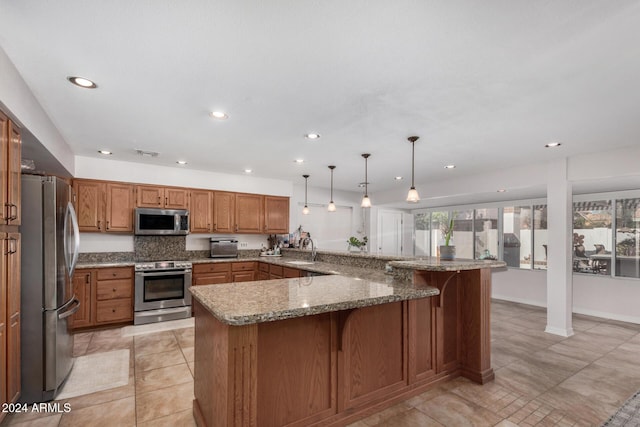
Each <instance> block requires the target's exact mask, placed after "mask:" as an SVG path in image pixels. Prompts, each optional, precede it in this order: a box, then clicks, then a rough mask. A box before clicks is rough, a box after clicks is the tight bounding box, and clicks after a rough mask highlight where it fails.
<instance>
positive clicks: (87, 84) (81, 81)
mask: <svg viewBox="0 0 640 427" xmlns="http://www.w3.org/2000/svg"><path fill="white" fill-rule="evenodd" d="M67 80H69V81H70V82H71V83H73V84H74V85H76V86H80V87H83V88H85V89H95V88H97V87H98V85H97V84H95V83H94V82H92V81H91V80H89V79H85V78H84V77H77V76H69V77H67Z"/></svg>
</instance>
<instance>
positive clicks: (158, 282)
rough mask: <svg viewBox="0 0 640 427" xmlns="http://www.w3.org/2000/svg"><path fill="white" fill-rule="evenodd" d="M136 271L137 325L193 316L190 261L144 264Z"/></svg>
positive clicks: (139, 265)
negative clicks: (190, 290)
mask: <svg viewBox="0 0 640 427" xmlns="http://www.w3.org/2000/svg"><path fill="white" fill-rule="evenodd" d="M135 272H136V273H135V276H136V277H135V304H134V312H135V313H134V317H133V323H134V325H143V324H145V323H154V322H163V321H165V320H176V319H186V318H188V317H190V316H191V293H190V292H189V287H190V286H191V263H190V262H188V261H160V262H143V263H138V264H136V265H135Z"/></svg>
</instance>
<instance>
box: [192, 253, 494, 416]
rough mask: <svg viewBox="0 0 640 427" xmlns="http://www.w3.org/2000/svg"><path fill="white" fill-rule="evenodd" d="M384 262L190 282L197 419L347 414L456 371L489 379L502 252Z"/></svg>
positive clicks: (479, 379) (477, 379)
mask: <svg viewBox="0 0 640 427" xmlns="http://www.w3.org/2000/svg"><path fill="white" fill-rule="evenodd" d="M389 264H390V265H389V267H391V268H390V270H392V272H391V274H387V275H385V274H377V275H374V276H375V278H376V280H371V279H369V278H367V275H366V274H362V275H359V276H361V277H359V276H356V275H354V273H353V271H355V270H356V269H350V271H351V274H350V275H349V276H346V275H339V274H338V275H335V274H334V275H326V276H315V277H299V278H291V279H279V280H263V281H253V282H244V283H227V284H218V285H206V286H196V287H192V289H191V292H192V294H193V297H194V302H193V307H194V313H195V373H194V377H195V385H194V395H195V400H194V407H193V409H194V416H195V419H196V422H197V424H198V425H199V426H201V427H202V426H210V427H213V426H230V425H234V426H235V425H237V426H257V425H259V426H285V425H286V426H309V425H345V424H348V423H350V422H353V421H355V420H357V419H359V418H362V417H363V416H366V415H368V414H370V413H373V412H376V411H379V410H381V409H383V408H385V407H388V406H390V405H392V404H394V403H396V402H398V401H400V400H402V399H406V398H407V397H410V396H412V395H416V394H418V393H421V392H423V391H424V390H426V389H428V388H430V387H432V386H434V385H435V384H438V383H441V382H443V381H447V380H449V379H451V378H454V377H456V376H459V375H463V376H465V377H467V378H469V379H471V380H473V381H475V382H479V383H484V382H487V381H490V380H492V379H493V371H492V369H491V363H490V360H491V351H490V336H489V309H490V288H491V268H492V267H499V266H502V265H504V263H502V262H499V261H453V262H451V261H449V262H446V263H445V262H442V263H441V262H440V261H439V260H437V259H435V258H434V259H427V260H412V261H393V262H390V263H389ZM337 269H338V270H339V267H337ZM362 270H364V269H362ZM336 272H338V271H336Z"/></svg>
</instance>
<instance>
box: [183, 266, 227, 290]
mask: <svg viewBox="0 0 640 427" xmlns="http://www.w3.org/2000/svg"><path fill="white" fill-rule="evenodd" d="M230 282H231V263H229V262H211V263H202V264H194V265H193V278H192V282H191V284H192V285H194V286H198V285H217V284H220V283H230Z"/></svg>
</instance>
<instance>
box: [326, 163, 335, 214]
mask: <svg viewBox="0 0 640 427" xmlns="http://www.w3.org/2000/svg"><path fill="white" fill-rule="evenodd" d="M335 168H336V167H335V166H333V165H332V166H329V169H331V201H330V202H329V206H327V210H328V211H329V212H335V211H336V204H335V203H333V170H334V169H335Z"/></svg>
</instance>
